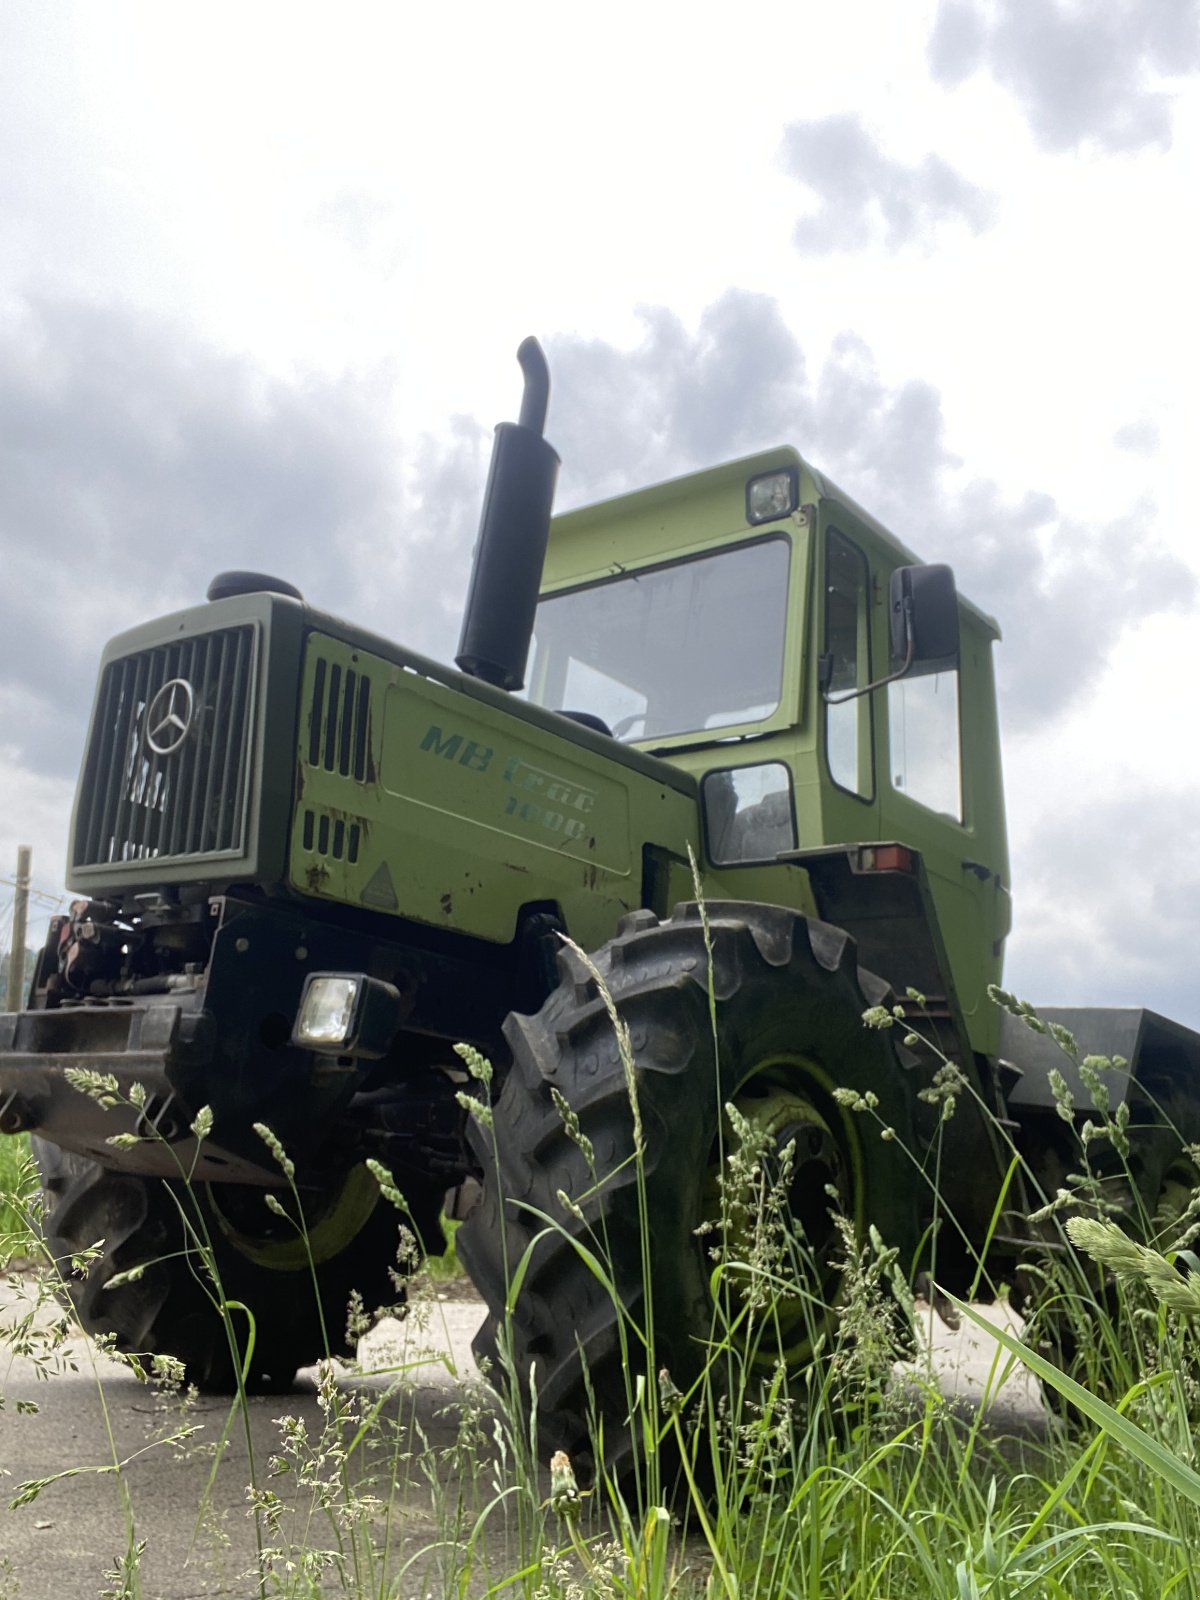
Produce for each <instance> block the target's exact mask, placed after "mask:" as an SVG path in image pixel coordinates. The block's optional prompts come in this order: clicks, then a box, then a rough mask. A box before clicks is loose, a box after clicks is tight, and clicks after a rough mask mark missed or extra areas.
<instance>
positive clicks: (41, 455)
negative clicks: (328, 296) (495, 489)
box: [0, 300, 482, 773]
mask: <svg viewBox="0 0 1200 1600" xmlns="http://www.w3.org/2000/svg"><path fill="white" fill-rule="evenodd" d="M385 398H386V396H385V395H384V394H383V393H382V392H380V391H378V390H377V388H376V387H375V386H373V385H372V384H371V383H370V382H354V383H351V382H349V381H343V382H335V381H331V380H328V379H325V378H316V377H313V378H310V379H308V380H306V381H301V382H296V383H281V382H271V381H266V380H264V379H263V378H262V377H261V376H260V375H259V374H257V373H256V372H255V371H254V370H253V369H252V368H251V367H250V366H249V365H248V364H247V363H244V362H241V361H238V360H234V359H231V358H228V357H224V356H220V355H218V354H216V353H214V352H213V351H211V350H209V349H208V348H206V347H204V346H202V345H199V344H196V343H195V342H194V341H192V340H191V339H190V338H189V336H188V335H187V334H186V333H185V332H184V331H183V330H181V329H179V328H178V327H175V326H172V325H168V324H164V323H156V322H154V321H153V320H151V319H149V318H147V317H146V316H144V315H142V314H138V313H134V312H133V311H130V310H128V309H123V308H114V307H97V306H83V305H80V304H78V303H72V302H67V301H62V300H41V301H32V302H30V303H29V304H28V305H27V306H26V307H25V312H24V315H23V316H22V317H21V318H19V319H10V320H8V321H7V322H5V323H4V324H2V325H0V552H2V570H3V582H2V583H0V715H2V716H3V724H2V728H0V735H2V739H3V742H4V743H5V744H6V745H8V746H10V747H13V748H14V749H15V752H16V755H17V758H18V759H19V760H24V761H26V762H27V763H28V764H29V765H31V766H32V768H33V769H34V770H38V771H44V772H53V773H69V772H70V771H72V770H73V769H74V767H75V764H76V762H77V760H78V752H79V749H80V746H81V743H82V737H83V727H84V723H85V720H86V716H87V712H88V707H89V703H90V696H91V689H92V684H93V681H94V676H95V665H96V659H97V656H98V653H99V649H100V646H101V644H102V643H103V641H104V639H105V638H107V637H108V636H109V635H111V634H113V633H115V632H118V631H119V630H120V629H122V628H125V627H129V626H131V625H133V624H134V623H135V622H138V621H141V620H144V619H145V618H147V617H150V616H154V615H157V614H161V613H162V612H164V611H167V610H170V609H173V608H174V607H176V606H178V605H183V604H189V603H193V602H195V601H196V600H198V599H200V598H201V597H202V596H203V594H204V590H205V588H206V587H207V584H208V581H209V579H210V578H211V577H212V575H213V574H214V573H215V572H217V571H219V570H222V569H224V568H230V567H249V568H254V569H257V570H263V571H267V572H274V573H277V574H279V575H280V576H282V577H287V578H290V579H291V580H292V581H293V582H295V583H297V584H298V585H299V587H300V588H301V589H302V590H303V591H304V593H305V595H306V597H307V598H308V599H309V600H310V601H312V602H313V603H314V604H317V605H319V606H321V607H322V608H325V609H330V610H342V611H346V612H348V613H349V614H350V615H354V616H357V617H359V618H360V619H362V620H364V621H366V622H368V623H369V624H373V625H376V626H379V627H380V628H381V629H383V630H384V631H390V632H392V633H402V634H403V637H404V638H405V639H406V641H407V642H409V643H411V644H412V645H413V646H414V647H415V648H418V649H425V650H428V651H431V652H435V653H445V650H446V647H447V645H448V644H451V643H452V642H453V636H452V618H453V616H454V615H455V614H456V611H457V605H458V601H459V595H460V592H461V584H460V583H459V577H460V571H459V569H464V570H465V562H466V552H467V551H468V550H469V547H470V540H471V534H472V532H473V528H474V522H475V518H476V516H477V502H476V505H475V506H474V507H472V506H470V504H469V501H470V498H471V495H472V493H475V494H477V492H478V490H477V489H474V490H473V489H472V487H471V485H472V474H474V477H475V478H477V479H478V478H481V476H482V468H481V467H480V465H479V462H478V460H477V457H478V455H479V451H478V448H477V447H476V445H475V444H474V443H473V442H471V441H470V440H467V441H466V442H465V443H464V437H463V436H462V434H461V433H460V434H457V435H454V436H452V438H451V440H450V441H449V443H447V444H433V443H431V442H428V441H425V442H418V446H417V449H416V450H415V452H414V460H413V461H412V462H408V463H406V462H403V461H400V460H399V459H398V446H397V441H396V440H395V439H393V438H392V437H390V436H389V435H388V434H387V432H386V429H385V426H384V423H383V421H382V418H383V416H384V414H385V408H384V404H383V402H384V400H385ZM422 484H424V485H425V492H424V495H423V494H422ZM456 486H460V487H458V492H457V498H456V496H455V494H454V493H452V492H451V490H452V487H456ZM431 489H432V494H431V493H430V490H431ZM448 517H449V518H451V519H453V524H452V525H451V524H450V523H448V522H447V520H446V519H447V518H448ZM426 519H428V520H427V521H426ZM448 583H454V584H456V586H457V588H458V591H459V592H457V593H455V594H454V595H453V596H452V597H451V596H447V594H446V588H447V584H448Z"/></svg>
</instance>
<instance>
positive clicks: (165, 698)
mask: <svg viewBox="0 0 1200 1600" xmlns="http://www.w3.org/2000/svg"><path fill="white" fill-rule="evenodd" d="M194 704H195V696H194V695H193V693H192V686H191V684H190V683H189V682H188V681H187V679H186V678H171V679H170V680H169V681H168V682H167V683H164V684H163V686H162V688H161V689H160V690H159V691H158V693H157V694H156V695H155V696H154V699H153V700H151V702H150V704H149V705H148V706H147V707H146V743H147V745H148V746H149V747H150V749H151V750H153V752H154V754H155V755H156V756H173V755H174V754H175V752H176V750H178V749H179V747H180V745H181V744H182V743H183V741H184V740H185V739H186V738H187V736H188V729H189V728H190V727H191V725H192V708H193V706H194Z"/></svg>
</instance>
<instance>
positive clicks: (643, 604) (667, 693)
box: [529, 538, 790, 741]
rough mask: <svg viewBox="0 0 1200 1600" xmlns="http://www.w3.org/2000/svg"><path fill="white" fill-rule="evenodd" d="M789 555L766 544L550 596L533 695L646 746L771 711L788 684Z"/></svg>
mask: <svg viewBox="0 0 1200 1600" xmlns="http://www.w3.org/2000/svg"><path fill="white" fill-rule="evenodd" d="M789 550H790V546H789V543H788V541H787V540H786V539H780V538H770V539H762V540H758V541H756V542H755V543H753V544H745V545H739V546H738V547H737V548H736V549H732V550H728V549H727V550H720V551H717V552H716V553H715V554H713V555H705V556H694V557H692V558H690V559H689V560H686V561H677V562H673V563H672V564H671V565H669V566H661V567H652V568H645V569H642V570H640V571H638V572H628V573H623V574H621V575H619V576H618V577H615V578H609V579H606V580H605V581H604V582H602V583H595V584H590V585H589V586H588V587H586V588H582V589H571V590H569V591H566V592H564V593H561V594H554V595H548V596H547V597H546V598H545V599H543V600H542V601H541V603H540V604H539V606H538V610H537V618H536V621H535V623H534V636H533V652H532V657H531V664H530V670H529V698H530V699H531V700H532V701H533V702H534V703H535V704H537V705H541V706H547V707H549V708H550V709H552V710H556V711H582V712H589V713H591V715H593V716H596V717H599V718H600V719H601V720H602V721H603V722H605V723H606V724H607V725H608V727H609V729H610V730H611V732H612V733H613V734H614V735H615V736H616V737H617V738H618V739H629V740H639V741H641V740H646V739H663V738H669V737H670V736H672V735H674V734H684V733H701V732H705V731H707V730H709V729H713V728H729V727H733V726H735V725H736V724H739V723H745V722H756V721H759V720H760V719H761V718H763V717H768V716H770V715H771V713H772V712H774V711H775V710H776V709H777V707H778V705H779V700H780V695H781V693H782V686H783V649H784V625H785V620H786V612H787V581H788V556H789Z"/></svg>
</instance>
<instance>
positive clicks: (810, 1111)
mask: <svg viewBox="0 0 1200 1600" xmlns="http://www.w3.org/2000/svg"><path fill="white" fill-rule="evenodd" d="M829 1091H830V1086H829V1083H828V1080H827V1078H826V1076H825V1074H824V1072H823V1071H822V1070H821V1068H820V1067H818V1066H817V1065H816V1064H815V1063H814V1062H812V1061H810V1060H808V1059H806V1058H804V1057H799V1056H793V1057H784V1056H777V1057H773V1058H771V1059H770V1060H768V1061H764V1062H762V1063H760V1064H759V1065H758V1066H756V1067H755V1068H754V1070H753V1071H752V1072H751V1073H749V1074H748V1075H747V1076H746V1077H745V1078H744V1079H743V1080H742V1082H741V1084H740V1085H739V1086H738V1089H737V1092H736V1094H735V1096H734V1098H733V1102H732V1104H733V1106H734V1109H735V1111H736V1112H737V1113H738V1116H739V1117H740V1118H742V1119H743V1120H744V1122H745V1124H746V1125H747V1130H748V1131H747V1138H748V1142H749V1143H750V1145H751V1148H752V1149H762V1150H763V1154H764V1159H763V1161H762V1163H761V1164H762V1165H763V1166H764V1167H765V1169H766V1171H765V1174H764V1178H763V1180H762V1182H763V1189H764V1191H765V1188H766V1186H767V1185H768V1184H772V1183H774V1184H777V1183H778V1182H779V1181H780V1177H781V1168H782V1166H783V1164H784V1159H785V1152H786V1151H787V1150H788V1147H789V1146H790V1147H791V1151H792V1154H791V1159H790V1173H789V1175H788V1182H787V1189H786V1202H787V1215H788V1217H789V1218H790V1222H791V1226H792V1229H793V1230H794V1231H795V1232H798V1233H799V1235H800V1236H801V1237H802V1239H803V1241H804V1247H805V1251H806V1256H807V1261H806V1262H804V1263H802V1262H801V1260H800V1257H799V1252H798V1250H797V1249H796V1247H795V1245H793V1246H792V1247H791V1250H792V1253H791V1254H790V1255H789V1256H788V1257H785V1259H784V1260H783V1261H782V1262H781V1263H780V1267H779V1270H778V1276H777V1277H776V1276H774V1275H773V1276H772V1278H771V1280H770V1284H769V1292H770V1302H771V1303H770V1310H771V1317H770V1328H769V1329H768V1328H767V1326H766V1324H765V1321H764V1319H762V1318H756V1317H754V1316H753V1315H749V1314H747V1313H748V1312H749V1311H750V1309H751V1306H752V1303H753V1299H754V1296H755V1294H756V1289H755V1286H754V1284H753V1281H752V1280H751V1279H749V1278H747V1276H746V1274H745V1273H743V1274H742V1275H741V1284H742V1288H741V1292H740V1293H739V1292H738V1287H737V1282H738V1280H737V1277H733V1278H731V1279H730V1280H729V1281H730V1284H731V1290H732V1292H731V1295H730V1299H731V1304H730V1306H729V1310H730V1311H731V1312H732V1316H731V1318H730V1336H731V1341H732V1342H733V1343H734V1344H735V1345H736V1346H737V1347H738V1348H739V1349H740V1350H741V1351H742V1352H743V1354H744V1355H746V1356H747V1357H748V1358H749V1359H750V1360H751V1361H752V1362H753V1363H754V1364H756V1365H764V1366H771V1365H774V1364H775V1363H776V1362H777V1361H779V1360H781V1359H782V1360H783V1361H785V1362H786V1363H787V1364H788V1365H800V1364H803V1363H804V1362H806V1361H807V1360H809V1359H811V1357H812V1354H813V1347H814V1342H815V1340H816V1338H817V1337H818V1336H819V1335H820V1334H821V1333H822V1332H823V1331H824V1330H825V1329H826V1328H827V1327H828V1325H829V1323H830V1320H831V1312H832V1308H833V1306H834V1305H835V1303H836V1301H837V1299H838V1293H839V1290H840V1283H841V1280H840V1275H839V1274H838V1273H837V1272H836V1270H835V1269H834V1267H833V1265H832V1262H833V1257H834V1253H835V1247H836V1246H837V1245H839V1244H840V1241H841V1234H840V1232H839V1230H838V1228H837V1226H836V1224H835V1222H834V1220H833V1216H832V1214H831V1213H832V1212H833V1211H835V1210H836V1212H838V1213H840V1214H841V1215H842V1216H845V1217H847V1218H849V1219H850V1221H851V1222H852V1224H853V1225H854V1228H855V1231H856V1232H858V1231H861V1225H862V1216H863V1209H864V1192H863V1163H862V1154H861V1149H860V1146H859V1143H858V1139H857V1137H856V1134H855V1131H854V1129H853V1127H852V1126H851V1125H850V1124H849V1123H848V1122H847V1121H846V1119H845V1118H844V1117H843V1116H842V1115H841V1114H840V1110H839V1108H838V1107H837V1104H836V1102H835V1101H834V1099H833V1097H832V1094H831V1093H830V1092H829ZM723 1123H724V1127H723V1138H721V1139H719V1140H718V1141H717V1144H716V1146H715V1148H714V1152H713V1157H712V1159H711V1160H710V1164H709V1171H708V1174H707V1177H706V1182H705V1201H706V1209H707V1211H708V1214H712V1210H713V1209H716V1210H718V1211H719V1209H720V1205H721V1196H722V1184H721V1176H720V1175H721V1172H722V1170H723V1168H724V1167H725V1164H726V1162H727V1161H728V1158H729V1156H730V1155H731V1154H733V1153H734V1152H736V1150H737V1149H738V1147H739V1143H740V1141H739V1140H738V1138H737V1137H736V1135H735V1134H734V1132H733V1130H732V1128H731V1127H730V1126H729V1125H728V1123H727V1122H725V1120H724V1119H723ZM830 1191H832V1193H831V1192H830ZM755 1229H756V1219H755V1218H754V1217H751V1216H748V1215H745V1214H744V1213H736V1214H735V1215H734V1216H733V1217H732V1218H730V1219H729V1225H727V1226H726V1228H725V1230H724V1248H723V1255H724V1256H725V1258H726V1260H729V1259H731V1258H732V1259H736V1260H740V1261H743V1262H745V1261H751V1260H752V1259H753V1256H754V1235H755ZM789 1261H790V1262H791V1272H790V1276H791V1277H792V1278H793V1280H794V1289H793V1290H792V1291H791V1292H789V1291H788V1289H787V1287H786V1276H787V1275H788V1267H789ZM805 1267H807V1270H805Z"/></svg>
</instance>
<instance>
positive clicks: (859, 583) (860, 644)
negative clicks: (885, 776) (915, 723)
mask: <svg viewBox="0 0 1200 1600" xmlns="http://www.w3.org/2000/svg"><path fill="white" fill-rule="evenodd" d="M870 592H871V591H870V575H869V573H868V571H867V559H866V557H865V556H864V555H863V553H862V551H861V550H859V549H858V548H857V546H856V545H853V544H851V543H850V541H849V539H847V538H845V536H844V535H842V534H840V533H837V532H836V531H834V530H833V529H830V531H829V534H828V536H827V538H826V541H825V641H824V659H823V661H822V673H821V678H822V682H823V685H824V688H825V693H826V694H827V695H828V696H829V699H827V700H826V701H825V760H826V762H827V764H828V766H829V776H830V777H831V778H832V779H833V781H834V783H836V784H837V785H838V787H839V788H841V789H848V790H849V791H850V793H851V794H856V795H858V796H859V797H860V798H861V799H864V800H869V799H871V798H872V796H873V795H874V793H875V771H874V765H873V761H872V756H871V696H870V695H860V696H859V697H858V698H857V699H854V700H841V701H839V700H838V696H839V695H844V694H846V693H847V692H848V691H849V690H852V689H861V688H863V687H864V686H865V685H866V684H868V683H870V681H871V659H870V650H869V648H868V628H869V615H870V613H869V603H870Z"/></svg>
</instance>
